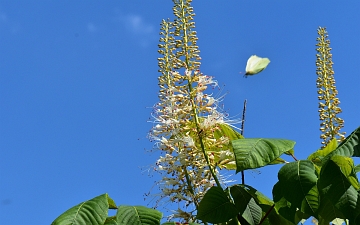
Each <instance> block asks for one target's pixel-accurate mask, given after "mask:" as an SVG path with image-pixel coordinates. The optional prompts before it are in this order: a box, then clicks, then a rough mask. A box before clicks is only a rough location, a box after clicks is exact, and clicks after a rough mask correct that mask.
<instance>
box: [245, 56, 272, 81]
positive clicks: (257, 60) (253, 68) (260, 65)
mask: <svg viewBox="0 0 360 225" xmlns="http://www.w3.org/2000/svg"><path fill="white" fill-rule="evenodd" d="M269 63H270V60H269V59H268V58H261V57H258V56H256V55H252V56H250V58H249V59H248V61H247V64H246V69H245V71H246V73H245V76H246V75H255V74H257V73H260V72H261V71H263V70H264V69H265V68H266V67H267V65H269Z"/></svg>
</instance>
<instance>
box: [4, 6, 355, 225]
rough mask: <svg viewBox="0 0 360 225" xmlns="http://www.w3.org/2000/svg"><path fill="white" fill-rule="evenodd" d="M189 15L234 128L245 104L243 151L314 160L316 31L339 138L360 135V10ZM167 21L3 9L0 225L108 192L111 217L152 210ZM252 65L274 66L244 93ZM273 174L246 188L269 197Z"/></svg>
mask: <svg viewBox="0 0 360 225" xmlns="http://www.w3.org/2000/svg"><path fill="white" fill-rule="evenodd" d="M193 6H194V9H195V13H196V17H195V22H196V27H197V29H196V30H197V32H198V37H199V41H198V44H199V47H200V51H201V53H200V54H201V57H202V59H203V60H202V66H201V70H202V72H203V73H205V74H207V75H211V76H215V78H216V79H217V80H218V82H219V85H220V86H221V87H222V93H227V95H226V97H225V101H224V102H223V103H224V108H225V109H226V110H227V111H228V112H229V113H230V115H231V116H235V117H236V116H237V117H240V115H241V111H242V106H243V101H244V99H247V100H248V105H247V118H246V124H245V132H244V134H245V137H268V138H286V139H291V140H295V141H296V142H297V145H296V146H295V154H296V156H297V158H298V159H304V158H306V157H307V156H308V155H309V154H310V153H311V152H313V151H315V150H316V149H317V148H319V147H320V138H319V135H320V131H319V120H318V112H317V110H318V108H317V107H318V105H317V102H318V100H317V93H316V84H315V80H316V75H315V53H316V52H315V43H316V37H317V31H316V30H317V28H318V27H319V26H326V27H327V30H328V32H329V35H330V36H329V37H330V40H331V47H332V48H333V50H332V53H333V62H334V70H335V79H336V85H337V88H338V91H339V95H338V97H339V98H340V101H341V104H340V106H341V108H342V110H343V113H342V114H340V117H341V118H343V119H344V120H345V128H343V131H346V132H347V134H350V132H352V131H353V130H354V129H355V128H357V127H358V126H359V125H360V123H359V116H358V115H359V106H358V96H359V91H358V90H359V84H360V78H359V67H358V65H359V62H358V60H359V54H358V53H359V52H360V44H359V36H360V26H359V21H360V14H359V11H360V2H357V1H344V2H341V3H340V2H338V1H200V0H195V1H194V2H193ZM171 7H172V2H171V1H169V0H168V1H145V0H133V1H115V0H107V1H93V0H91V1H80V0H79V1H69V0H67V1H45V0H38V1H25V0H23V1H13V0H3V1H1V2H0V221H1V224H13V223H14V221H16V223H21V224H34V225H35V224H36V225H39V224H44V225H46V224H50V223H51V222H52V221H53V220H54V219H55V218H56V217H57V216H59V215H60V214H61V213H62V212H64V211H65V210H67V209H68V208H70V207H72V206H74V205H76V204H78V203H80V202H82V201H85V200H88V199H90V198H93V197H95V196H98V195H100V194H103V193H105V192H107V193H109V195H110V197H112V198H113V199H114V200H115V202H116V203H117V204H129V205H146V204H148V203H149V201H144V196H143V194H144V193H145V192H148V191H149V190H150V189H151V187H152V186H153V183H154V181H155V178H151V177H148V175H147V172H142V170H141V169H142V168H143V169H146V168H149V167H150V165H151V164H152V163H154V162H155V160H156V158H157V156H158V155H157V153H156V152H155V153H153V154H148V153H147V150H150V149H151V148H152V143H150V142H149V141H148V140H147V139H146V135H147V132H148V131H149V129H150V128H151V123H147V120H148V118H149V117H150V112H151V109H150V107H151V106H152V105H153V104H155V103H156V102H157V100H158V99H157V92H158V87H157V76H159V73H158V72H157V70H158V67H157V57H158V56H159V55H158V53H157V43H158V38H159V36H158V33H159V24H160V21H161V19H163V18H168V17H170V18H173V15H172V8H171ZM253 54H256V55H259V56H262V57H269V58H270V60H271V63H270V64H269V66H268V68H266V70H264V71H263V72H262V73H260V74H258V75H256V76H253V77H249V78H247V79H245V78H243V76H242V74H239V72H241V71H244V70H245V65H246V60H247V59H248V57H249V56H250V55H253ZM215 94H216V90H215ZM356 118H358V119H356ZM286 159H287V160H289V161H291V159H290V158H286ZM279 168H280V166H272V167H271V168H270V169H261V174H260V175H251V174H248V175H247V177H246V178H247V180H246V182H247V183H248V184H249V185H252V186H254V187H255V188H258V189H259V190H260V191H262V192H263V193H265V194H266V195H268V196H270V197H271V189H272V186H273V185H274V184H275V182H276V181H277V171H278V169H279ZM232 178H233V179H238V180H240V176H239V175H234V176H233V177H232Z"/></svg>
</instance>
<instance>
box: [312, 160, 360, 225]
mask: <svg viewBox="0 0 360 225" xmlns="http://www.w3.org/2000/svg"><path fill="white" fill-rule="evenodd" d="M318 188H319V191H320V193H321V195H320V198H321V199H322V195H324V196H325V197H326V198H327V199H329V202H330V203H331V204H333V205H334V207H335V208H336V209H337V210H339V211H340V212H341V213H342V214H343V215H344V216H345V218H346V219H349V220H350V223H351V222H352V221H355V219H356V217H357V216H358V215H359V214H360V202H359V193H358V192H357V191H356V189H355V188H354V187H353V186H352V185H351V183H350V182H349V180H348V179H347V178H346V176H345V175H344V174H343V173H342V172H341V169H340V167H339V166H338V165H337V164H336V163H335V162H334V161H332V160H331V159H330V160H328V161H327V162H326V164H325V165H324V166H323V167H322V169H321V173H320V178H319V182H318ZM340 218H341V217H340ZM345 218H342V219H345Z"/></svg>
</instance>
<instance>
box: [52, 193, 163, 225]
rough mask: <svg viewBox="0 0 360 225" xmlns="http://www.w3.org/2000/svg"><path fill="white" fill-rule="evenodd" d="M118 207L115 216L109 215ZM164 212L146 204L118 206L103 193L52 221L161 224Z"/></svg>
mask: <svg viewBox="0 0 360 225" xmlns="http://www.w3.org/2000/svg"><path fill="white" fill-rule="evenodd" d="M109 209H117V213H116V215H115V216H112V217H109V216H108V210H109ZM161 218H162V213H161V212H159V211H157V210H155V209H150V208H147V207H144V206H123V205H121V206H118V207H117V206H116V205H115V202H114V201H113V200H112V199H111V198H110V197H109V196H108V194H103V195H100V196H98V197H95V198H93V199H90V200H88V201H85V202H82V203H80V204H78V205H76V206H74V207H72V208H70V209H69V210H67V211H66V212H64V213H63V214H61V215H60V216H59V217H58V218H57V219H55V220H54V222H52V223H51V224H52V225H127V224H133V225H160V219H161Z"/></svg>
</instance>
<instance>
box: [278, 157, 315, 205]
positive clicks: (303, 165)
mask: <svg viewBox="0 0 360 225" xmlns="http://www.w3.org/2000/svg"><path fill="white" fill-rule="evenodd" d="M278 178H279V184H280V185H281V188H282V193H283V195H284V197H285V198H286V200H288V201H289V202H291V205H294V206H295V207H297V208H301V203H302V201H303V199H305V200H306V201H307V202H312V201H318V200H317V196H312V194H311V193H310V194H309V192H310V191H311V189H312V188H313V187H314V186H315V185H316V182H317V175H316V171H315V167H314V164H313V163H312V162H311V161H309V160H299V161H296V162H291V163H288V164H286V165H284V166H283V167H282V168H281V169H280V171H279V174H278ZM312 193H314V192H312ZM310 207H312V205H310ZM312 211H313V212H315V211H316V208H313V209H312Z"/></svg>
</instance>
